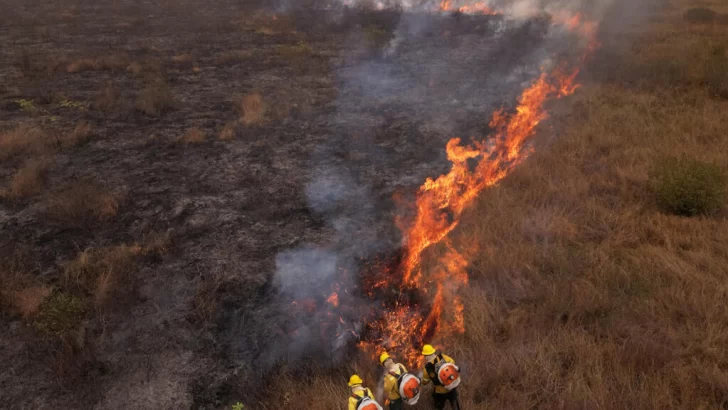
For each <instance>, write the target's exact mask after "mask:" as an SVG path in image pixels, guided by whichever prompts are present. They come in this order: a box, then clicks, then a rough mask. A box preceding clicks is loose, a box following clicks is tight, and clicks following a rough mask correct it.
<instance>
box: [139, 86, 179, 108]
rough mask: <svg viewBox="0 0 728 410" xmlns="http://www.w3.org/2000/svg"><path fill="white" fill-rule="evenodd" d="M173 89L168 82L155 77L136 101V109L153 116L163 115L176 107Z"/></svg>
mask: <svg viewBox="0 0 728 410" xmlns="http://www.w3.org/2000/svg"><path fill="white" fill-rule="evenodd" d="M174 105H175V101H174V96H173V95H172V91H171V90H170V88H169V86H168V85H167V83H166V82H164V81H163V80H161V79H155V80H153V81H151V82H150V84H149V85H147V87H145V88H144V90H142V92H141V94H139V97H138V98H137V101H136V109H137V110H139V111H141V112H143V113H145V114H147V115H150V116H153V117H158V116H160V115H162V114H163V113H164V112H165V111H169V110H171V109H173V108H174Z"/></svg>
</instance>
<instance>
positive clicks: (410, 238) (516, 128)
mask: <svg viewBox="0 0 728 410" xmlns="http://www.w3.org/2000/svg"><path fill="white" fill-rule="evenodd" d="M451 7H452V1H449V0H446V1H443V2H442V3H441V4H440V8H441V9H443V10H447V9H450V8H451ZM563 24H564V25H565V26H566V27H567V28H568V29H569V30H571V31H573V32H576V33H582V34H585V35H587V40H588V41H589V46H587V47H586V51H585V53H584V54H583V55H582V56H581V57H580V58H578V59H577V61H576V64H575V66H573V67H572V66H569V65H567V64H562V65H560V66H558V67H556V68H555V69H553V70H551V71H550V72H548V71H545V70H542V73H541V75H540V76H539V77H538V78H537V79H536V80H535V81H534V82H533V84H531V86H529V87H528V88H526V89H525V90H524V91H523V93H522V94H521V96H520V97H519V98H518V106H517V107H516V109H515V112H513V113H507V112H506V111H505V110H503V109H501V110H499V111H497V112H495V113H494V114H493V116H492V119H491V121H490V127H491V128H492V129H493V133H492V134H491V135H490V136H489V138H487V139H485V140H483V141H477V142H473V143H472V144H469V145H464V144H463V143H462V141H461V140H460V139H459V138H453V139H451V140H450V141H449V142H448V143H447V146H446V152H447V157H448V160H449V161H450V162H451V163H452V168H451V169H450V172H448V173H447V174H445V175H441V176H439V177H438V178H437V179H431V178H428V179H427V180H426V181H425V183H424V184H423V185H422V186H421V187H420V189H419V191H418V194H417V198H416V201H415V205H416V214H415V217H414V219H413V220H412V221H411V222H410V223H404V222H403V221H401V220H398V221H397V224H398V226H399V227H400V229H401V230H402V231H403V233H404V238H405V252H406V253H405V256H404V260H403V262H402V267H401V269H402V272H401V275H402V285H401V286H405V287H408V288H415V289H418V290H419V291H420V292H421V293H423V294H425V295H430V301H431V306H430V308H429V312H428V313H427V316H426V317H424V318H423V317H421V315H420V313H419V308H418V307H417V306H409V305H407V304H398V305H397V306H396V307H394V308H393V309H390V310H388V311H387V313H386V318H385V319H386V320H384V321H383V322H382V324H381V329H378V330H379V334H381V335H383V336H382V340H376V341H363V342H360V344H359V346H360V348H361V349H362V350H364V351H366V352H369V353H371V354H373V355H374V354H377V353H378V349H380V348H381V347H382V346H386V348H387V349H389V350H392V351H394V350H398V351H399V352H400V355H402V356H403V357H402V358H403V359H406V360H407V361H408V362H409V363H416V362H417V361H418V360H419V359H420V356H419V354H418V348H419V347H421V344H422V343H425V342H431V341H432V340H433V339H434V338H435V337H438V338H441V339H442V338H446V337H448V336H449V335H453V334H457V333H462V332H464V331H465V322H464V316H463V314H464V305H463V303H462V300H461V298H460V296H459V291H460V289H462V288H463V287H464V286H466V285H467V284H468V275H467V271H466V268H467V266H468V264H469V258H468V257H467V256H468V255H469V254H471V253H472V252H473V251H474V250H468V252H459V251H458V250H456V249H455V248H454V247H453V246H452V245H451V244H450V243H448V241H447V240H446V238H447V236H448V234H449V233H450V232H452V230H453V229H455V228H456V227H457V226H458V223H459V221H460V216H461V215H462V213H463V211H464V210H465V209H466V208H467V207H468V205H470V204H471V203H472V202H473V200H474V199H475V198H476V197H477V196H478V194H479V193H480V192H481V191H482V190H483V189H485V188H488V187H490V186H493V185H495V184H497V183H498V182H499V181H501V180H502V179H503V178H505V177H506V176H507V175H508V174H510V172H511V171H512V170H513V169H514V168H515V167H516V166H517V165H518V164H520V163H521V162H523V160H524V159H526V158H527V157H528V156H529V154H530V153H531V152H532V149H530V148H529V147H528V145H527V142H528V141H529V139H530V138H532V137H533V136H534V135H535V133H536V129H537V126H538V125H539V124H540V123H541V122H542V121H544V120H545V119H546V118H548V113H547V112H546V110H545V108H544V105H545V103H546V102H547V101H549V100H551V99H555V98H561V97H564V96H567V95H570V94H572V93H574V92H575V91H576V89H577V88H578V86H579V85H578V84H577V83H576V77H577V75H578V74H579V71H580V66H581V65H582V64H583V63H584V62H585V61H586V58H587V56H588V55H590V53H591V52H593V51H594V50H595V49H596V47H597V46H598V43H597V42H596V27H597V26H596V24H594V23H591V22H585V21H584V20H583V17H582V16H581V15H575V16H573V17H571V18H569V19H566V20H564V22H563ZM473 161H476V165H475V166H474V167H473V166H472V165H471V164H472V163H473ZM443 241H445V245H446V246H445V247H446V250H445V253H444V256H442V257H441V258H440V260H439V263H438V264H436V265H435V267H434V268H430V269H429V270H427V271H425V270H423V266H422V264H421V262H422V255H423V252H424V251H425V250H426V249H428V248H430V247H432V246H433V245H435V244H438V243H441V242H443ZM433 288H434V289H433ZM433 291H434V294H432V293H433ZM413 344H414V345H413Z"/></svg>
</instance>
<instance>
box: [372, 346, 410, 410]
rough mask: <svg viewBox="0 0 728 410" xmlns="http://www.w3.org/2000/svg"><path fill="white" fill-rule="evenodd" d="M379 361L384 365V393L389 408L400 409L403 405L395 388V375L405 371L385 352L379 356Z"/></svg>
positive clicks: (392, 409)
mask: <svg viewBox="0 0 728 410" xmlns="http://www.w3.org/2000/svg"><path fill="white" fill-rule="evenodd" d="M379 363H380V364H381V365H382V367H384V371H385V373H384V394H385V395H386V397H387V398H388V399H389V410H401V409H402V408H403V407H404V402H403V400H402V397H400V395H399V391H398V389H397V377H398V376H401V375H402V374H403V373H406V372H407V369H406V368H405V367H404V366H403V365H402V364H401V363H395V362H394V359H392V358H391V357H390V356H389V354H387V352H384V353H382V355H381V356H379Z"/></svg>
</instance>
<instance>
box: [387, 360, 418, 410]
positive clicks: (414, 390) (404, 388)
mask: <svg viewBox="0 0 728 410" xmlns="http://www.w3.org/2000/svg"><path fill="white" fill-rule="evenodd" d="M389 374H391V375H392V376H394V377H395V378H396V379H397V384H396V387H397V392H398V393H399V396H400V397H401V398H402V401H404V402H405V403H407V404H409V405H410V406H412V405H415V404H417V400H419V399H420V391H421V387H422V380H420V378H419V377H417V376H415V375H414V374H412V373H407V372H406V371H405V370H404V367H403V366H402V365H399V374H397V373H394V372H390V373H389Z"/></svg>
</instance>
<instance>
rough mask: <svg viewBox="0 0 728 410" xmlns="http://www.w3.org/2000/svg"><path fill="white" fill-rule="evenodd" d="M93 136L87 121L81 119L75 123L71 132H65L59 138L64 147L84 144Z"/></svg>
mask: <svg viewBox="0 0 728 410" xmlns="http://www.w3.org/2000/svg"><path fill="white" fill-rule="evenodd" d="M92 136H93V128H92V127H91V124H90V123H89V122H88V121H85V120H81V121H79V122H78V123H77V124H76V127H75V128H74V129H73V131H72V132H70V133H69V134H66V135H65V136H64V137H63V138H62V139H61V145H62V146H63V147H64V148H70V147H75V146H77V145H81V144H85V143H86V142H88V141H89V140H90V139H91V137H92Z"/></svg>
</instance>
